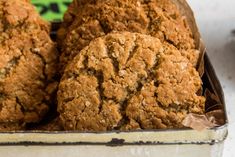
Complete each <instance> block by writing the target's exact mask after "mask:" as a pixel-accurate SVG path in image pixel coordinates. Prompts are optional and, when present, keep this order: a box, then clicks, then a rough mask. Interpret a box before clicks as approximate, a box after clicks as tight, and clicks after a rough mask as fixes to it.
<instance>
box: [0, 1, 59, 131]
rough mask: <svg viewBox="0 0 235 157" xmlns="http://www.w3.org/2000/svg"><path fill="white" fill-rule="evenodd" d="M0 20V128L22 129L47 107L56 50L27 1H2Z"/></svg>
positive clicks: (35, 119) (51, 86)
mask: <svg viewBox="0 0 235 157" xmlns="http://www.w3.org/2000/svg"><path fill="white" fill-rule="evenodd" d="M0 20H1V21H0V45H1V46H0V104H1V106H0V125H1V126H0V128H1V129H0V130H4V128H5V129H6V130H9V128H12V130H21V129H24V127H25V125H26V124H28V123H37V122H39V121H40V120H41V119H42V118H43V117H44V115H45V114H46V113H47V112H48V110H49V108H50V104H51V94H52V93H53V92H55V89H56V82H55V75H56V73H57V62H58V52H57V50H56V45H55V44H54V43H53V42H52V40H51V39H50V36H49V33H48V32H49V25H48V23H47V22H44V21H43V20H42V19H41V18H40V16H39V15H38V14H37V12H36V10H35V9H34V7H33V5H31V4H30V3H29V2H28V1H24V0H2V1H1V2H0Z"/></svg>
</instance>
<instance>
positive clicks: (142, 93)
mask: <svg viewBox="0 0 235 157" xmlns="http://www.w3.org/2000/svg"><path fill="white" fill-rule="evenodd" d="M201 84H202V82H201V79H200V77H199V74H198V72H197V71H196V69H195V68H194V66H193V65H192V64H191V63H190V62H189V60H188V59H186V58H185V57H183V56H182V55H181V53H180V51H178V50H177V48H175V47H174V46H172V45H169V44H167V43H162V42H161V41H160V40H159V39H157V38H153V37H151V36H147V35H141V34H135V33H127V32H126V33H120V34H119V33H114V34H109V35H107V36H104V37H101V38H97V39H95V40H94V41H92V42H91V43H90V44H89V46H88V47H86V48H84V49H83V50H82V51H81V52H80V53H79V54H78V55H77V56H76V57H75V58H74V59H73V61H72V62H71V63H70V64H69V65H68V66H67V68H66V70H65V72H64V75H63V77H62V80H61V82H60V85H59V91H58V97H57V98H58V111H59V112H60V119H61V121H62V124H63V126H64V128H65V129H66V130H93V131H102V130H112V129H124V130H128V129H140V128H142V129H147V128H158V129H159V128H172V127H182V125H181V121H182V120H183V119H184V117H185V116H186V115H187V113H189V112H192V113H203V112H204V101H205V100H204V98H203V97H201V96H197V94H196V93H197V92H198V90H199V89H200V88H201Z"/></svg>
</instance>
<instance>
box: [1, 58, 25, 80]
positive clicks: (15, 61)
mask: <svg viewBox="0 0 235 157" xmlns="http://www.w3.org/2000/svg"><path fill="white" fill-rule="evenodd" d="M21 56H22V55H21ZM21 56H18V57H14V58H13V59H12V60H10V61H9V62H8V63H7V65H6V67H4V68H2V69H0V79H4V78H6V77H7V75H9V74H10V73H11V71H12V70H13V69H14V68H15V67H17V65H18V64H19V61H20V58H21Z"/></svg>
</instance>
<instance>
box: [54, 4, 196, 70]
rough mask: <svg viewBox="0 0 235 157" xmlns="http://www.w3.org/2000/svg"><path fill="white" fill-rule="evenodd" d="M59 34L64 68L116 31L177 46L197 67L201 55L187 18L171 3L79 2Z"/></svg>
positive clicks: (69, 12)
mask: <svg viewBox="0 0 235 157" xmlns="http://www.w3.org/2000/svg"><path fill="white" fill-rule="evenodd" d="M64 19H65V21H64V23H63V25H62V27H61V29H60V30H59V31H58V38H59V39H58V40H59V41H60V42H61V41H62V42H61V43H62V47H61V50H62V55H61V57H60V60H61V64H62V66H64V65H66V64H67V63H68V62H69V61H71V60H72V59H73V57H74V56H76V54H78V53H79V51H80V50H81V49H82V48H84V47H85V46H87V45H88V44H89V42H90V41H91V40H92V39H95V38H97V37H100V36H103V35H105V34H108V33H110V32H112V31H130V32H137V33H142V34H149V35H151V36H154V37H158V38H159V39H160V40H161V41H164V42H168V43H171V44H173V45H174V46H175V47H177V48H178V49H183V50H187V51H185V52H183V51H182V54H184V55H185V56H186V57H188V58H189V59H190V60H191V62H192V64H194V65H196V63H197V59H198V54H199V52H198V51H196V50H195V49H194V48H195V44H194V39H193V35H192V32H191V30H190V29H189V26H188V24H187V21H186V19H185V17H183V16H181V15H180V13H179V10H178V8H177V7H176V6H175V5H174V4H173V3H172V2H171V1H169V0H127V1H126V0H96V1H95V0H93V1H92V0H90V1H87V2H83V1H77V0H75V1H74V2H73V3H72V4H71V6H70V8H69V10H68V11H67V13H66V14H65V18H64Z"/></svg>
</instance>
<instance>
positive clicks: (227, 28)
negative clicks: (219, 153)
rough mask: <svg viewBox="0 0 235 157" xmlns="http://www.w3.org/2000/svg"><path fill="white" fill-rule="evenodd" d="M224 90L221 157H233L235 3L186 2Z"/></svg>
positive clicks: (220, 0) (219, 0)
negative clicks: (224, 133)
mask: <svg viewBox="0 0 235 157" xmlns="http://www.w3.org/2000/svg"><path fill="white" fill-rule="evenodd" d="M188 2H189V3H190V5H191V7H192V9H193V10H194V13H195V17H196V20H197V23H198V26H199V29H200V32H201V35H202V38H203V40H204V41H205V43H206V46H207V52H208V54H209V57H210V59H211V61H212V64H213V66H214V68H215V70H216V73H217V75H218V77H219V80H220V81H221V84H222V86H223V89H224V93H225V98H226V105H227V111H228V115H229V136H228V138H227V140H226V143H225V148H224V157H235V34H232V33H231V32H232V30H235V0H188Z"/></svg>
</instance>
